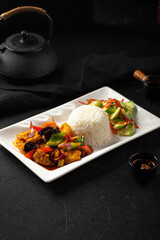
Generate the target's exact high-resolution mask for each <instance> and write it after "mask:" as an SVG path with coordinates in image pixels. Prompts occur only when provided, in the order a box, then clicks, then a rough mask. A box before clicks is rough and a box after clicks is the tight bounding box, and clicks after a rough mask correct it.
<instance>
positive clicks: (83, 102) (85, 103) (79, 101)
mask: <svg viewBox="0 0 160 240" xmlns="http://www.w3.org/2000/svg"><path fill="white" fill-rule="evenodd" d="M78 102H79V103H81V104H84V105H87V103H84V102H81V101H78Z"/></svg>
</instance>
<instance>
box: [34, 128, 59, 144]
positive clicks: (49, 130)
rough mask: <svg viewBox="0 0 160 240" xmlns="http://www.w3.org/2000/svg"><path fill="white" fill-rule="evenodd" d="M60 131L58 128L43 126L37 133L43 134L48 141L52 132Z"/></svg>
mask: <svg viewBox="0 0 160 240" xmlns="http://www.w3.org/2000/svg"><path fill="white" fill-rule="evenodd" d="M59 132H60V131H59V130H58V129H54V128H52V127H45V128H42V129H41V130H40V131H39V132H38V134H39V135H41V136H45V139H46V141H48V140H49V139H50V137H51V135H52V134H55V133H59Z"/></svg>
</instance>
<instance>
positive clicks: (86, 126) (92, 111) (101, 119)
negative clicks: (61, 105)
mask: <svg viewBox="0 0 160 240" xmlns="http://www.w3.org/2000/svg"><path fill="white" fill-rule="evenodd" d="M67 123H68V124H69V125H70V126H71V128H72V131H73V135H78V136H82V135H84V141H85V144H86V145H89V146H91V147H93V148H94V147H98V146H101V145H103V144H105V143H107V142H108V141H109V140H110V139H111V138H112V132H111V129H110V125H109V119H108V117H107V115H106V113H105V112H104V111H103V110H102V109H101V108H99V107H96V106H91V105H83V106H81V107H78V108H76V109H75V110H73V112H72V113H71V114H70V116H69V118H68V121H67Z"/></svg>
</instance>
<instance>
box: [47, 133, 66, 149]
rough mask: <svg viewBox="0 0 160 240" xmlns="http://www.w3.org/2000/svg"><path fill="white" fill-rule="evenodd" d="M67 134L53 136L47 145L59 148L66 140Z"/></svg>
mask: <svg viewBox="0 0 160 240" xmlns="http://www.w3.org/2000/svg"><path fill="white" fill-rule="evenodd" d="M66 134H67V133H62V132H60V133H55V134H53V135H52V136H51V138H50V139H49V141H48V142H47V143H46V145H47V146H53V147H57V146H58V145H59V144H60V143H61V142H62V141H63V139H64V138H65V136H66Z"/></svg>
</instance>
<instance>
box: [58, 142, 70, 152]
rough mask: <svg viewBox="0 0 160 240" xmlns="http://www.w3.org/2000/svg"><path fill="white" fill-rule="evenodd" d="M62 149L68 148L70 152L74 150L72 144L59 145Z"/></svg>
mask: <svg viewBox="0 0 160 240" xmlns="http://www.w3.org/2000/svg"><path fill="white" fill-rule="evenodd" d="M59 147H61V148H66V149H67V150H68V151H69V150H71V149H72V146H71V143H70V142H69V143H62V144H60V145H59Z"/></svg>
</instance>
